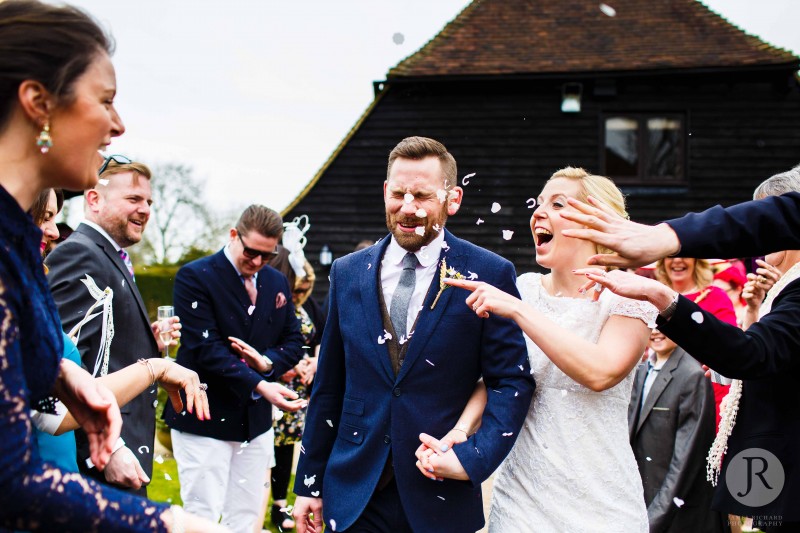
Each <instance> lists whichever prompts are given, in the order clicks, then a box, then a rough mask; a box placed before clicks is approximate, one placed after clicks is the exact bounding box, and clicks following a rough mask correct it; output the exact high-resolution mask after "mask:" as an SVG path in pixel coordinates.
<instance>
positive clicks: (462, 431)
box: [451, 426, 469, 437]
mask: <svg viewBox="0 0 800 533" xmlns="http://www.w3.org/2000/svg"><path fill="white" fill-rule="evenodd" d="M453 429H454V430H456V431H460V432H461V433H463V434H464V435H466V436H467V437H469V432H468V431H467V430H466V429H464V428H463V427H458V426H456V427H454V428H453ZM451 431H452V430H451Z"/></svg>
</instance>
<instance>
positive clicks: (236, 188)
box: [71, 0, 800, 210]
mask: <svg viewBox="0 0 800 533" xmlns="http://www.w3.org/2000/svg"><path fill="white" fill-rule="evenodd" d="M552 1H554V2H555V1H557V0H552ZM643 1H645V0H643ZM71 3H74V4H76V5H79V6H81V7H83V8H84V9H86V10H87V11H89V12H90V13H91V14H92V15H94V16H95V17H96V18H97V19H99V20H100V21H101V22H102V23H103V24H104V25H105V26H106V27H108V28H109V29H110V30H111V32H112V33H113V35H114V37H115V39H116V42H117V50H116V53H115V55H114V64H115V66H116V70H117V84H118V96H117V108H118V110H119V111H120V113H121V115H122V118H123V120H124V122H125V125H126V127H127V132H126V134H125V135H124V136H123V137H121V138H119V139H116V140H115V141H114V142H113V143H112V145H111V147H110V152H111V153H122V154H126V155H129V156H132V157H135V158H137V159H139V160H142V161H144V162H146V163H150V164H155V163H159V162H168V161H169V162H181V163H187V164H190V165H192V166H193V167H194V168H195V171H196V174H197V175H198V176H199V177H201V178H203V179H205V180H206V183H207V188H206V195H207V196H206V199H207V200H209V201H213V205H215V206H217V207H219V208H223V209H226V210H229V209H232V208H239V207H241V206H244V205H247V204H248V203H251V202H253V201H257V202H259V203H263V204H265V205H268V206H270V207H273V208H275V209H277V210H281V209H283V208H284V207H286V206H287V205H288V204H289V203H290V202H291V201H292V200H293V199H294V198H295V196H296V195H297V194H298V193H299V192H300V191H301V190H302V189H303V188H304V187H305V185H306V184H307V183H308V182H309V180H310V179H311V178H312V177H313V176H314V174H315V173H316V172H317V171H318V170H319V168H320V167H321V166H322V164H323V163H324V162H325V160H326V159H327V158H328V156H329V155H330V154H331V153H332V152H333V150H334V149H335V148H336V147H337V145H338V144H339V143H340V142H341V140H342V139H343V138H344V136H345V135H346V134H347V132H348V131H349V130H350V128H351V127H352V126H353V124H354V123H355V122H356V120H357V119H358V118H359V116H360V115H361V114H362V113H363V111H364V110H365V109H366V108H367V107H368V105H369V103H370V102H371V101H372V97H373V90H372V82H373V81H374V80H383V79H384V78H385V75H386V72H387V71H388V70H389V69H390V68H391V67H392V66H394V65H396V64H397V63H398V62H399V61H401V60H402V59H404V58H405V57H407V56H409V55H411V54H413V53H414V52H416V51H417V50H418V49H419V48H420V47H421V46H422V45H424V44H425V43H426V42H427V41H428V40H429V39H431V38H433V36H434V35H436V33H437V32H438V31H439V30H440V29H441V28H442V27H443V26H444V25H445V24H446V23H447V22H449V21H450V20H452V19H453V18H454V17H455V16H456V15H457V14H458V13H459V12H460V11H461V10H462V9H463V8H464V7H465V6H466V5H468V4H469V1H468V0H283V1H280V2H278V1H276V0H229V1H228V2H219V1H211V0H137V1H123V0H76V1H73V2H71ZM606 3H607V4H609V5H611V6H613V5H614V2H613V0H606ZM704 3H705V4H706V5H708V6H710V7H711V8H712V9H714V10H715V11H717V12H718V13H720V14H722V15H723V16H725V17H726V18H727V19H728V20H729V21H731V22H733V23H734V24H736V25H738V26H739V27H740V28H742V29H744V30H745V31H747V32H748V33H752V34H755V35H758V36H759V37H761V38H763V39H765V40H766V41H767V42H769V43H770V44H774V45H777V46H780V47H783V48H786V49H789V50H791V51H793V52H794V53H795V54H799V55H800V31H798V30H797V21H798V20H800V1H797V0H705V1H704ZM401 41H402V42H401ZM398 42H400V44H397V43H398Z"/></svg>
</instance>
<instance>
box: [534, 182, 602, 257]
mask: <svg viewBox="0 0 800 533" xmlns="http://www.w3.org/2000/svg"><path fill="white" fill-rule="evenodd" d="M580 192H581V190H580V182H579V181H577V180H573V179H568V178H556V179H553V180H550V181H548V182H547V184H545V186H544V189H542V193H541V194H540V195H539V198H537V199H536V209H535V210H534V212H533V216H532V217H531V232H532V233H533V243H534V245H535V246H536V262H537V263H539V264H540V265H541V266H543V267H545V268H549V269H550V270H553V269H557V268H559V267H564V268H575V266H576V264H577V266H585V264H586V259H588V257H589V256H590V255H592V254H593V253H594V246H593V245H592V244H591V243H588V242H587V241H582V240H580V239H570V238H568V237H564V236H563V235H561V231H562V230H564V229H569V228H580V227H581V226H580V225H579V224H577V223H575V222H571V221H569V220H566V219H565V218H562V217H561V213H562V212H563V211H564V210H567V209H568V210H572V208H571V207H569V205H568V204H567V198H578V197H579V195H580ZM576 260H577V263H576Z"/></svg>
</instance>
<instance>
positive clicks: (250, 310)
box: [247, 305, 256, 315]
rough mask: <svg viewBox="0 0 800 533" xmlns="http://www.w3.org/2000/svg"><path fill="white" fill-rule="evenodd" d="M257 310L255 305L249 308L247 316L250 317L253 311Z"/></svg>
mask: <svg viewBox="0 0 800 533" xmlns="http://www.w3.org/2000/svg"><path fill="white" fill-rule="evenodd" d="M255 310H256V306H255V305H251V306H250V307H248V308H247V314H248V315H252V314H253V311H255Z"/></svg>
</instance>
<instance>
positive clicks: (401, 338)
mask: <svg viewBox="0 0 800 533" xmlns="http://www.w3.org/2000/svg"><path fill="white" fill-rule="evenodd" d="M407 342H408V339H406V336H405V335H400V338H399V339H398V340H397V343H398V344H399V345H400V346H402V345H403V344H405V343H407Z"/></svg>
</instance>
